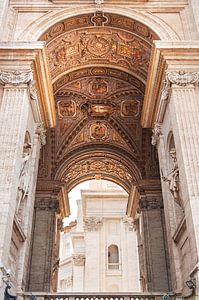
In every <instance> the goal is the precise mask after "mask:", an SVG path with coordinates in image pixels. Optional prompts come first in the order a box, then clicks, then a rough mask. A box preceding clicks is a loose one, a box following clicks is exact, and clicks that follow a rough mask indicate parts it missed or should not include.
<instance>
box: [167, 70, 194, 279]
mask: <svg viewBox="0 0 199 300" xmlns="http://www.w3.org/2000/svg"><path fill="white" fill-rule="evenodd" d="M167 78H168V81H169V83H170V86H171V97H170V107H169V108H170V111H172V114H171V119H172V125H173V134H174V139H175V144H176V152H177V158H178V164H179V178H180V188H181V191H182V195H183V199H182V202H183V203H182V204H183V208H184V212H185V219H186V227H187V233H188V236H189V248H190V250H189V251H190V252H189V254H187V255H190V257H191V258H192V259H191V264H190V266H189V268H188V269H186V276H185V280H186V278H187V279H188V278H189V276H196V277H198V274H197V267H196V266H197V263H198V255H199V218H198V214H199V152H198V149H199V130H198V128H199V118H198V116H199V106H198V99H199V87H198V82H199V73H197V72H194V73H193V72H167ZM194 269H195V270H196V271H193V270H194ZM184 273H185V272H184ZM197 279H198V278H197Z"/></svg>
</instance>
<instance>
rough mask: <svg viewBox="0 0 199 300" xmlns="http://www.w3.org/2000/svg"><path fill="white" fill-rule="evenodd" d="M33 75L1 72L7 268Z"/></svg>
mask: <svg viewBox="0 0 199 300" xmlns="http://www.w3.org/2000/svg"><path fill="white" fill-rule="evenodd" d="M31 81H32V72H30V71H28V72H17V73H16V72H0V85H1V87H0V89H1V99H0V233H1V235H0V264H1V265H2V266H4V267H5V268H8V257H9V250H10V243H11V235H12V226H13V220H14V214H15V208H16V197H17V190H18V183H19V182H18V180H19V172H20V164H21V156H22V150H23V143H24V137H25V131H26V128H27V120H28V109H29V101H30V95H29V83H30V82H31Z"/></svg>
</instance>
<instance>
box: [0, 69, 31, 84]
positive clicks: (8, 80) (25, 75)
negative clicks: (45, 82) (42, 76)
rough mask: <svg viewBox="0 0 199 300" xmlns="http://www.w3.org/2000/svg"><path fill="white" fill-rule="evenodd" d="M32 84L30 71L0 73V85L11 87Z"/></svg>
mask: <svg viewBox="0 0 199 300" xmlns="http://www.w3.org/2000/svg"><path fill="white" fill-rule="evenodd" d="M30 82H33V73H32V71H28V72H21V71H10V72H6V71H0V84H2V85H4V84H11V85H15V86H17V85H20V84H29V83H30Z"/></svg>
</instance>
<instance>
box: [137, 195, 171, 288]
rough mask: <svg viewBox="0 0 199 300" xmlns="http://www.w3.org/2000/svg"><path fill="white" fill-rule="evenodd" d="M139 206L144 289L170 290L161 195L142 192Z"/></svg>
mask: <svg viewBox="0 0 199 300" xmlns="http://www.w3.org/2000/svg"><path fill="white" fill-rule="evenodd" d="M139 207H140V211H141V215H140V232H141V233H140V235H141V239H140V241H139V247H141V248H142V260H143V261H142V264H143V268H144V274H142V275H144V278H141V279H142V280H143V282H144V285H143V288H144V289H145V290H144V291H153V292H158V291H159V292H160V291H164V292H166V291H168V290H169V278H168V277H169V275H168V265H167V257H166V241H165V233H164V211H163V204H162V198H161V195H159V194H158V195H155V194H147V193H144V194H143V193H142V194H141V197H140V202H139Z"/></svg>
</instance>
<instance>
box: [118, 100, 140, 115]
mask: <svg viewBox="0 0 199 300" xmlns="http://www.w3.org/2000/svg"><path fill="white" fill-rule="evenodd" d="M140 106H141V105H140V101H138V100H125V101H123V102H122V103H121V116H122V117H134V118H137V117H139V114H140V108H141V107H140Z"/></svg>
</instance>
